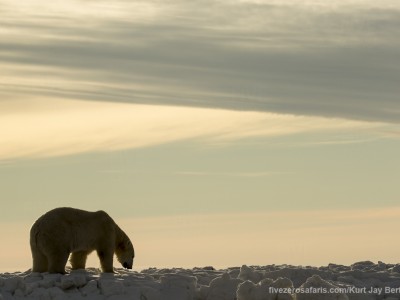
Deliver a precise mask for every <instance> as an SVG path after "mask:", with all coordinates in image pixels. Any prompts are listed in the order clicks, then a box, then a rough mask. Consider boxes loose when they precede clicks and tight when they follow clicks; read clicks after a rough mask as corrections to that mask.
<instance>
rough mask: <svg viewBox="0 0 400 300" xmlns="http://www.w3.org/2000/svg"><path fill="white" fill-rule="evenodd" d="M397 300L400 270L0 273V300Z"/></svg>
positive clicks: (380, 266)
mask: <svg viewBox="0 0 400 300" xmlns="http://www.w3.org/2000/svg"><path fill="white" fill-rule="evenodd" d="M7 299H40V300H64V299H89V300H91V299H93V300H94V299H110V300H121V299H133V300H305V299H307V300H314V299H318V300H333V299H335V300H361V299H362V300H372V299H391V300H395V299H397V300H400V265H394V264H385V263H382V262H378V263H377V264H376V263H373V262H370V261H364V262H358V263H355V264H353V265H351V266H343V265H336V264H329V265H328V266H324V267H301V266H290V265H268V266H245V265H243V266H242V267H240V268H239V267H233V268H227V269H222V270H215V269H214V268H213V267H205V268H193V269H182V268H173V269H157V268H149V269H145V270H142V271H141V272H135V271H130V270H124V269H116V272H115V273H114V274H110V273H101V272H100V271H99V270H98V269H95V268H88V269H86V270H75V271H69V274H66V275H61V274H49V273H31V272H30V271H26V272H15V273H3V274H0V300H7Z"/></svg>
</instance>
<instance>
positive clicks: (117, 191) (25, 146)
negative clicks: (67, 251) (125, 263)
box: [0, 0, 400, 272]
mask: <svg viewBox="0 0 400 300" xmlns="http://www.w3.org/2000/svg"><path fill="white" fill-rule="evenodd" d="M399 36H400V4H399V3H398V1H397V0H396V1H395V0H382V1H379V2H376V1H370V0H348V1H336V0H335V1H322V0H297V1H294V0H282V1H274V0H242V1H241V0H235V1H234V0H221V1H209V0H199V1H179V0H172V1H157V0H150V1H123V0H122V1H101V0H100V1H81V0H75V1H68V2H65V1H51V2H48V1H42V0H35V1H29V2H26V1H25V2H16V1H9V0H0V70H1V71H0V199H1V200H0V201H1V209H0V225H1V226H0V236H2V239H3V241H5V243H6V244H7V247H4V245H5V244H3V243H2V245H3V247H2V249H1V251H0V272H4V271H17V270H26V269H28V268H30V266H31V256H30V249H29V229H30V226H31V225H32V223H33V222H34V221H35V220H36V219H37V218H38V217H39V216H40V215H42V214H43V213H45V212H46V211H48V210H50V209H52V208H55V207H59V206H71V207H76V208H81V209H86V210H91V211H96V210H99V209H102V210H105V211H107V212H108V213H109V214H110V215H111V216H112V217H113V218H114V220H115V221H116V222H117V223H118V224H120V225H121V227H122V228H123V229H124V230H125V231H126V232H127V233H128V235H129V236H130V237H131V239H132V241H133V244H134V245H135V249H136V259H135V266H134V267H135V268H137V269H140V268H146V267H167V266H169V267H194V266H206V265H214V266H216V267H228V266H240V265H242V264H253V265H265V264H274V263H275V264H295V265H324V264H325V265H326V264H328V263H330V262H333V263H343V264H351V263H353V262H356V261H360V260H374V261H378V260H381V261H385V262H391V263H395V262H398V261H399V253H398V251H396V249H398V248H399V246H400V242H399V239H398V228H399V227H400V205H399V192H398V178H399V177H400V176H399V175H400V159H399V155H398V153H399V150H400V100H399V95H400V88H399V82H400V66H399V64H398V61H400V39H399ZM89 265H90V266H96V267H97V266H98V260H97V258H96V257H95V256H94V255H92V256H91V257H90V260H89Z"/></svg>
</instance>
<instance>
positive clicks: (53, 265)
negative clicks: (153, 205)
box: [30, 207, 135, 274]
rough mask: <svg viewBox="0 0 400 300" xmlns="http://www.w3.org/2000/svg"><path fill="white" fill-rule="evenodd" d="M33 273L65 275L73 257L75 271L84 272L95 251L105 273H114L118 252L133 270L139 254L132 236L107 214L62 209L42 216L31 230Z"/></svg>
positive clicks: (126, 264) (121, 259)
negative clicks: (134, 259)
mask: <svg viewBox="0 0 400 300" xmlns="http://www.w3.org/2000/svg"><path fill="white" fill-rule="evenodd" d="M30 245H31V251H32V259H33V266H32V272H49V273H62V274H65V265H66V263H67V261H68V257H69V255H70V253H72V254H71V259H70V262H71V266H72V269H73V270H74V269H84V268H85V264H86V258H87V256H88V254H89V253H90V252H92V251H94V250H96V251H97V255H98V256H99V259H100V265H101V269H102V271H103V272H109V273H112V272H114V268H113V257H114V253H115V255H116V256H117V259H118V261H119V262H120V263H121V265H122V266H123V267H124V268H126V269H132V264H133V258H134V256H135V251H134V248H133V245H132V243H131V241H130V240H129V237H128V236H127V235H126V234H125V232H123V231H122V229H121V228H119V226H118V225H117V224H116V223H115V222H114V220H113V219H112V218H111V217H110V216H109V215H108V214H107V213H106V212H104V211H101V210H100V211H96V212H89V211H85V210H80V209H76V208H70V207H60V208H56V209H53V210H50V211H49V212H47V213H45V214H44V215H43V216H41V217H40V218H39V219H37V221H36V222H35V223H34V224H33V225H32V228H31V231H30Z"/></svg>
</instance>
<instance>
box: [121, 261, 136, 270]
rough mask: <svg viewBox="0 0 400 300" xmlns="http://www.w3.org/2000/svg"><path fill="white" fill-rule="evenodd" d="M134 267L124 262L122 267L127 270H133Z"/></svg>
mask: <svg viewBox="0 0 400 300" xmlns="http://www.w3.org/2000/svg"><path fill="white" fill-rule="evenodd" d="M132 265H133V264H132V263H131V264H129V263H127V262H124V263H123V265H122V266H123V267H124V268H125V269H129V270H131V269H132Z"/></svg>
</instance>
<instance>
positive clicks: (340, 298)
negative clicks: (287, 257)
mask: <svg viewBox="0 0 400 300" xmlns="http://www.w3.org/2000/svg"><path fill="white" fill-rule="evenodd" d="M335 288H337V286H335V285H333V284H331V283H329V282H328V281H325V280H323V279H322V278H321V277H319V276H318V275H313V276H312V277H310V278H308V279H307V281H306V282H305V283H304V284H302V285H301V286H300V289H299V290H300V292H298V293H297V294H296V300H349V298H348V297H347V295H346V294H343V293H335V292H331V291H333V290H334V289H335Z"/></svg>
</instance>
